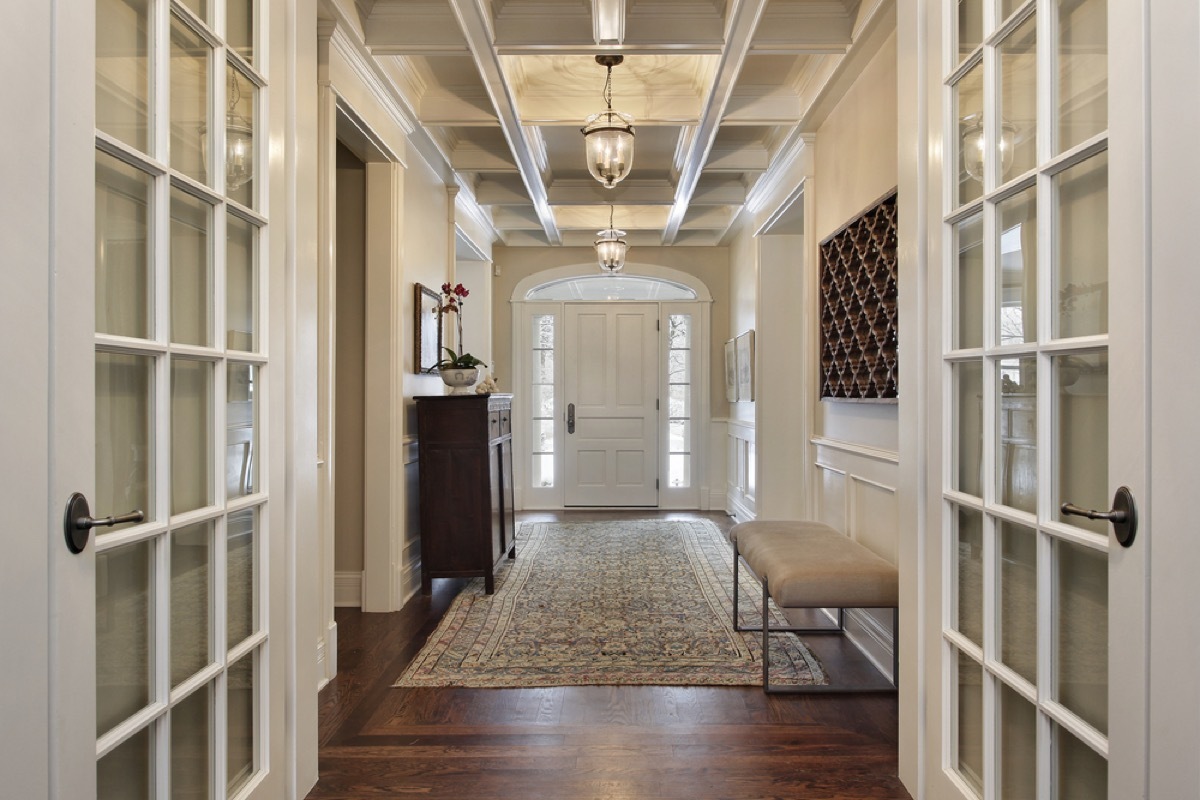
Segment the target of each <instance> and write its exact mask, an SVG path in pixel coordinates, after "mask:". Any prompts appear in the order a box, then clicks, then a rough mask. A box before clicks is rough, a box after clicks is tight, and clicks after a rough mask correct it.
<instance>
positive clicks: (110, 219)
mask: <svg viewBox="0 0 1200 800" xmlns="http://www.w3.org/2000/svg"><path fill="white" fill-rule="evenodd" d="M152 186H153V180H152V179H151V177H150V176H149V175H147V174H146V173H144V172H142V171H140V170H138V169H135V168H133V167H131V166H129V165H128V164H126V163H125V162H123V161H118V160H117V159H115V158H113V157H112V156H110V155H108V154H107V153H101V152H97V153H96V332H97V333H111V334H114V335H116V336H130V337H133V338H136V339H149V338H152V334H151V327H152V324H153V320H154V316H153V312H152V308H153V306H152V305H151V300H152V294H153V293H152V289H153V285H154V283H153V279H152V273H151V271H150V263H151V261H150V215H149V207H150V198H151V187H152Z"/></svg>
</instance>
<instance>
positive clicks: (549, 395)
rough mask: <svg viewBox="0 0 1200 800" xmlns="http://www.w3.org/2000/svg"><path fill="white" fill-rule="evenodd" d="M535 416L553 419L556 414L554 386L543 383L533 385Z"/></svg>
mask: <svg viewBox="0 0 1200 800" xmlns="http://www.w3.org/2000/svg"><path fill="white" fill-rule="evenodd" d="M533 416H534V417H535V418H538V417H541V418H544V419H551V418H552V417H553V416H554V387H553V386H546V385H542V384H536V385H534V386H533Z"/></svg>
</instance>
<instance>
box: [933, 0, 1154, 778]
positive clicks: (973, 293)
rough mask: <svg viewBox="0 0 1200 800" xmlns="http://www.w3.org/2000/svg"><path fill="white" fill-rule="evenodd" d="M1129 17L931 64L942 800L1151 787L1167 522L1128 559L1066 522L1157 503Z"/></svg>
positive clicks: (950, 54) (1035, 3)
mask: <svg viewBox="0 0 1200 800" xmlns="http://www.w3.org/2000/svg"><path fill="white" fill-rule="evenodd" d="M1122 5H1123V4H1122V3H1115V4H1110V3H1107V2H1106V0H1075V1H1073V2H1067V3H1064V2H1059V1H1058V0H1032V1H1031V2H1027V3H1019V2H1015V0H1014V1H1013V2H988V1H987V0H963V1H960V0H946V2H943V3H941V4H940V25H939V23H938V21H939V14H936V13H935V14H931V15H930V20H931V22H932V23H933V24H934V25H935V26H936V27H937V28H940V30H938V31H937V33H938V35H937V36H936V37H935V40H936V41H944V42H952V43H953V46H952V47H950V48H949V49H948V50H947V51H939V50H938V49H937V48H934V51H933V52H935V53H940V56H941V58H940V63H938V61H939V59H937V58H934V59H932V60H931V68H932V69H933V70H934V72H935V74H936V75H937V76H938V79H939V81H940V82H941V83H942V90H941V93H940V95H936V94H935V95H934V98H936V99H933V100H931V102H932V103H933V104H934V118H935V119H936V120H938V124H937V125H936V126H935V127H936V128H937V129H939V132H940V135H941V136H943V137H944V140H945V141H946V143H947V145H946V147H945V148H944V151H945V153H946V155H945V161H944V162H943V164H942V165H941V169H942V173H941V174H940V175H939V174H938V173H937V169H936V168H935V170H934V176H935V179H934V180H931V184H933V185H935V186H938V188H937V189H935V190H934V193H933V196H934V197H935V198H936V202H934V203H932V204H931V208H934V209H937V212H936V213H937V216H938V220H936V221H935V222H934V223H933V224H932V225H931V234H932V239H933V241H934V242H935V244H934V247H933V248H932V249H931V252H935V253H940V258H939V261H938V266H939V269H937V270H931V272H932V273H936V275H937V276H936V277H934V278H932V279H931V288H932V289H933V292H932V294H931V297H930V300H931V302H930V308H934V309H937V308H939V306H940V308H941V310H942V311H943V313H942V314H940V315H939V322H936V323H934V324H933V325H932V326H931V328H930V331H931V351H932V352H931V355H932V356H933V357H932V358H931V363H933V364H936V365H937V366H936V367H935V368H934V371H933V373H932V375H931V396H932V397H934V398H937V399H936V400H935V402H934V403H933V404H931V409H936V410H935V411H934V412H933V413H932V415H931V417H930V448H929V452H930V453H931V457H930V463H929V474H928V482H929V486H930V487H931V489H933V491H932V492H931V494H930V496H929V498H928V517H929V519H930V520H933V521H935V523H936V524H935V525H934V526H933V530H934V532H935V533H934V535H935V536H936V537H937V541H936V543H935V544H933V545H931V546H930V547H929V548H928V550H927V554H928V560H927V561H926V569H927V571H928V574H929V575H930V576H936V578H937V580H936V581H935V582H934V583H933V585H934V586H936V587H938V588H937V590H936V591H935V592H933V594H932V598H931V602H930V604H929V606H928V614H927V616H926V623H927V626H928V630H930V631H937V632H938V634H937V635H936V637H935V639H936V641H930V642H929V647H928V648H927V649H926V651H925V652H926V655H927V659H926V662H927V664H928V669H929V674H930V675H931V676H933V677H934V679H933V680H932V681H931V684H930V685H929V687H928V702H929V708H930V713H929V714H928V717H927V719H928V725H929V729H928V730H929V733H930V734H931V736H930V738H929V740H928V747H927V749H926V759H927V760H926V764H927V767H928V769H927V771H926V773H927V776H928V788H929V789H930V792H929V793H930V796H931V797H937V798H943V797H947V798H949V797H954V798H958V797H968V798H972V797H977V798H984V799H985V800H992V798H1038V799H1040V800H1050V798H1103V797H1105V796H1107V797H1109V798H1113V800H1116V798H1134V797H1139V796H1141V795H1142V791H1143V787H1144V784H1145V774H1146V773H1145V769H1146V758H1147V752H1146V730H1147V728H1146V702H1147V690H1146V652H1147V631H1146V624H1145V623H1146V608H1147V606H1146V594H1147V581H1146V563H1147V562H1146V558H1147V556H1146V553H1147V546H1148V545H1147V542H1148V540H1149V539H1150V538H1151V537H1152V536H1153V533H1152V532H1151V530H1150V525H1149V524H1147V522H1148V520H1147V518H1146V516H1147V515H1146V511H1147V510H1148V508H1147V507H1146V506H1143V509H1142V511H1143V514H1142V524H1141V530H1140V531H1138V533H1137V537H1136V538H1135V539H1134V540H1133V542H1132V544H1131V546H1130V547H1128V548H1127V547H1124V546H1123V545H1122V543H1121V542H1119V541H1118V537H1117V535H1116V533H1115V526H1113V525H1110V524H1109V523H1108V522H1105V521H1103V520H1093V519H1088V518H1085V517H1082V516H1078V515H1075V514H1072V513H1069V510H1068V509H1064V508H1063V506H1064V504H1066V503H1071V504H1073V505H1074V506H1078V507H1082V508H1084V509H1089V510H1096V511H1101V512H1107V511H1109V510H1110V509H1111V508H1113V504H1114V499H1113V498H1114V494H1115V492H1116V490H1117V488H1118V487H1121V486H1127V487H1129V488H1130V489H1131V490H1132V496H1133V498H1134V500H1135V502H1139V503H1143V504H1145V503H1147V502H1148V499H1149V486H1148V475H1147V470H1146V460H1145V455H1146V453H1147V440H1146V433H1147V404H1146V397H1147V391H1148V386H1147V383H1146V372H1145V369H1146V365H1145V363H1144V355H1145V345H1146V340H1145V334H1144V326H1145V319H1146V302H1147V298H1146V296H1145V292H1144V289H1143V286H1144V284H1145V281H1146V274H1147V268H1148V267H1147V264H1146V263H1145V259H1144V258H1143V257H1142V252H1141V248H1140V245H1139V241H1140V237H1141V235H1142V229H1141V220H1142V218H1143V217H1144V208H1145V206H1144V202H1145V200H1144V197H1143V196H1142V193H1141V189H1140V178H1139V177H1138V176H1139V173H1140V172H1141V171H1142V166H1143V165H1144V163H1143V162H1144V152H1143V149H1142V148H1143V144H1142V143H1141V142H1140V141H1138V138H1139V133H1138V129H1137V122H1138V120H1137V119H1136V118H1137V116H1138V115H1137V112H1135V111H1134V110H1133V109H1135V108H1137V102H1138V93H1139V90H1138V89H1137V88H1136V86H1135V87H1133V91H1129V90H1130V88H1131V87H1130V84H1129V83H1128V82H1127V81H1126V82H1125V83H1122V82H1121V80H1123V76H1122V78H1121V80H1119V79H1118V78H1113V80H1112V81H1111V82H1110V78H1109V76H1110V75H1119V74H1120V71H1119V70H1118V68H1117V67H1116V64H1117V63H1118V60H1119V57H1123V56H1125V55H1128V52H1129V51H1132V50H1138V51H1139V52H1140V46H1141V45H1140V43H1137V44H1135V45H1129V44H1122V43H1121V42H1122V39H1123V38H1124V37H1125V36H1126V34H1127V32H1129V31H1130V30H1131V29H1132V30H1136V29H1137V27H1138V25H1137V14H1136V12H1135V13H1134V14H1133V15H1132V17H1131V18H1130V17H1129V9H1121V8H1120V7H1121V6H1122ZM1129 5H1131V6H1132V5H1133V4H1129ZM1110 12H1111V13H1112V14H1113V15H1114V16H1113V18H1112V19H1110V18H1109V14H1110ZM1110 31H1111V32H1112V36H1110V35H1109V32H1110ZM943 34H945V35H943ZM1110 42H1113V43H1114V45H1113V48H1110ZM1116 47H1121V48H1123V50H1122V52H1120V53H1117V52H1115V51H1114V48H1116ZM1110 51H1113V52H1114V58H1113V59H1111V60H1110V58H1109V53H1110ZM1137 61H1138V59H1137V58H1133V59H1132V62H1133V63H1134V64H1135V65H1136V63H1137ZM1134 80H1135V83H1136V78H1135V79H1134ZM1110 83H1111V86H1110ZM1110 92H1111V99H1110ZM1122 101H1126V102H1127V101H1132V103H1131V104H1123V102H1122ZM1110 107H1111V108H1113V109H1114V112H1113V114H1111V115H1110V113H1109V108H1110ZM1118 109H1122V110H1121V111H1120V112H1118V111H1117V110H1118ZM1117 116H1121V117H1122V118H1120V119H1117V118H1116V117H1117ZM1131 116H1132V118H1133V119H1132V123H1131ZM1110 119H1111V139H1110ZM1131 130H1132V131H1133V132H1134V135H1133V136H1132V137H1131V138H1124V137H1125V134H1127V133H1129V132H1130V131H1131ZM938 179H940V180H938ZM1110 185H1111V186H1112V187H1113V189H1114V190H1113V191H1112V192H1110V190H1109V187H1110ZM1118 189H1119V191H1118ZM937 410H940V413H939V411H937Z"/></svg>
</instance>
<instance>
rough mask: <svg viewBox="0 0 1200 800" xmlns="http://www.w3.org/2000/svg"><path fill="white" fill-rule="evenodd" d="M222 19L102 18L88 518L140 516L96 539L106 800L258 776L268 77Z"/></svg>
mask: <svg viewBox="0 0 1200 800" xmlns="http://www.w3.org/2000/svg"><path fill="white" fill-rule="evenodd" d="M225 3H226V0H204V1H203V2H201V0H188V1H187V2H170V0H97V4H96V14H97V19H96V26H97V51H96V81H97V84H96V98H97V111H96V113H97V119H96V242H95V246H96V251H95V253H96V255H95V268H96V333H95V354H96V355H95V370H96V476H97V477H96V487H95V501H94V502H95V505H94V508H97V509H104V510H109V509H111V510H113V511H114V512H121V511H126V510H131V509H135V508H136V509H141V510H142V511H144V512H145V520H144V521H143V522H142V523H140V524H127V525H124V526H118V527H116V528H112V529H102V530H103V532H102V533H100V534H99V535H98V536H97V538H96V634H97V636H96V695H97V719H96V737H97V743H96V757H97V764H96V770H97V785H98V797H99V798H101V799H102V800H103V799H104V798H183V797H187V798H210V799H211V800H223V798H228V797H233V796H236V795H239V794H240V795H244V794H245V791H243V790H245V789H246V788H247V787H250V786H252V785H253V784H254V783H255V782H256V778H257V777H258V776H261V775H262V774H263V771H264V770H265V768H266V766H267V765H266V763H265V757H266V751H265V749H264V748H263V746H262V742H261V741H260V737H259V735H258V730H259V728H258V726H257V725H256V722H257V721H258V720H259V719H260V718H261V716H262V715H261V711H262V709H263V708H264V705H263V699H262V698H263V692H262V689H261V681H260V677H259V676H260V674H261V669H260V665H261V664H262V663H263V660H264V658H265V655H266V652H267V647H268V637H267V632H266V627H265V624H264V620H265V619H266V613H265V612H266V609H265V608H264V607H263V606H264V605H265V603H264V602H263V600H264V599H265V598H266V597H268V593H267V591H266V587H265V586H264V584H263V582H262V578H263V570H262V569H261V568H260V565H261V563H262V561H263V554H264V552H265V550H264V543H265V541H266V537H265V536H264V535H262V532H263V530H264V529H265V528H264V526H265V522H266V519H267V515H268V514H269V513H270V509H269V505H268V502H267V497H266V495H265V493H264V492H263V486H264V482H263V480H262V474H263V467H262V464H265V463H266V462H265V461H264V460H263V458H262V450H263V448H264V447H265V445H266V444H267V441H266V436H265V435H264V431H265V427H264V424H263V408H264V406H263V404H262V403H261V399H262V397H263V391H264V389H265V387H266V385H267V382H268V381H269V377H270V366H269V363H268V360H267V358H266V346H265V345H266V342H265V337H264V335H263V332H262V331H261V330H259V320H260V319H261V316H262V315H261V308H260V304H261V298H262V297H263V296H264V293H263V292H262V291H261V290H260V287H261V286H262V280H263V276H262V272H261V270H260V268H259V265H260V264H261V263H263V254H264V251H263V248H264V246H265V241H266V237H265V230H264V229H265V226H266V222H267V221H266V219H265V218H263V217H262V216H261V215H260V214H258V213H257V212H255V211H254V209H255V208H256V207H257V203H256V202H255V201H256V198H257V197H259V196H261V192H262V181H254V180H252V178H253V177H257V176H253V175H252V170H253V165H254V163H255V162H256V159H255V158H254V151H255V149H260V148H261V144H260V143H261V141H262V140H263V139H264V138H265V137H261V136H259V135H258V134H259V133H260V132H259V131H258V130H257V129H256V125H257V122H256V120H257V115H256V110H257V104H258V103H259V102H260V101H261V98H262V95H263V94H264V93H265V79H264V76H263V75H262V74H260V73H259V72H257V71H256V70H255V68H254V67H253V66H252V65H251V64H250V63H249V62H248V61H247V59H248V58H249V57H250V56H251V55H252V54H253V47H252V42H253V37H254V36H255V35H256V34H255V32H256V31H257V30H258V27H257V26H256V25H254V11H253V9H254V8H256V7H257V4H254V3H249V4H247V3H244V2H242V3H238V2H232V3H231V6H232V7H231V8H229V9H225V8H224V7H223V6H224V5H225ZM226 19H232V20H236V28H235V29H233V31H232V33H233V35H234V36H235V37H236V40H235V41H234V42H233V43H232V45H231V44H227V39H226V34H227V31H225V30H221V29H219V28H217V27H215V26H216V25H217V24H222V25H224V23H223V22H222V21H223V20H226ZM164 21H165V23H166V24H162V23H163V22H164ZM230 87H236V92H233V91H231V89H230ZM213 109H221V111H220V113H214V112H213ZM239 148H240V149H239ZM260 163H261V161H260ZM106 513H107V511H106Z"/></svg>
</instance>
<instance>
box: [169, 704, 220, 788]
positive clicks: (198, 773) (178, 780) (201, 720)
mask: <svg viewBox="0 0 1200 800" xmlns="http://www.w3.org/2000/svg"><path fill="white" fill-rule="evenodd" d="M213 696H214V689H213V685H212V684H211V683H210V684H207V685H205V686H202V687H200V688H199V689H197V690H196V691H194V692H192V693H191V694H190V695H188V696H187V697H186V698H184V699H183V700H182V701H180V703H179V705H177V706H175V707H174V708H172V709H171V800H208V799H209V798H211V797H212V788H211V783H212V781H211V779H210V776H211V775H212V751H211V739H210V736H211V731H212V717H213Z"/></svg>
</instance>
